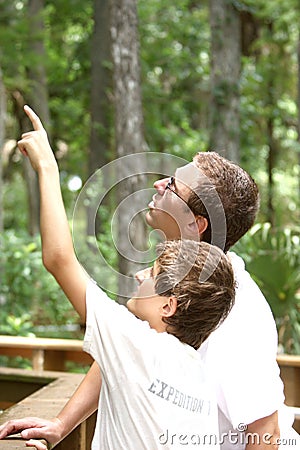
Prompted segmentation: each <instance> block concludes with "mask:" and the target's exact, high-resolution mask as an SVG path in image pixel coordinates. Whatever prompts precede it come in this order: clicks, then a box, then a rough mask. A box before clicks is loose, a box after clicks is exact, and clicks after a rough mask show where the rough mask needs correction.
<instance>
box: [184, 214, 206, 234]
mask: <svg viewBox="0 0 300 450" xmlns="http://www.w3.org/2000/svg"><path fill="white" fill-rule="evenodd" d="M207 227H208V220H207V219H206V218H205V217H203V216H195V220H193V222H191V223H189V224H188V230H189V233H190V234H191V235H194V236H195V235H198V236H201V234H203V233H204V231H205V230H206V229H207Z"/></svg>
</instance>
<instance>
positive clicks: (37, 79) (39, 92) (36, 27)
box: [22, 0, 50, 235]
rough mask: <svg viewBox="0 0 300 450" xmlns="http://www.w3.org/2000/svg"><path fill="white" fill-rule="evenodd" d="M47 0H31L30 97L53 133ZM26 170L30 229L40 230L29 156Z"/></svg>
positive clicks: (29, 6) (33, 105)
mask: <svg viewBox="0 0 300 450" xmlns="http://www.w3.org/2000/svg"><path fill="white" fill-rule="evenodd" d="M43 11H44V0H29V3H28V20H29V23H30V27H29V30H30V34H29V54H30V61H32V62H31V64H30V66H29V68H28V79H29V82H30V93H29V95H28V100H29V103H30V106H32V108H33V109H34V110H35V111H36V112H37V113H38V115H39V116H40V118H41V120H42V122H43V124H44V126H45V128H46V129H47V131H48V135H49V133H50V114H49V105H48V90H47V77H46V69H45V62H46V51H45V45H44V38H43V36H44V21H43ZM27 124H28V125H27V126H26V128H25V129H23V130H22V131H28V129H30V130H31V129H32V126H31V124H30V123H29V121H27ZM24 174H25V180H26V185H27V189H28V198H29V233H30V234H31V235H35V234H38V233H39V215H40V214H39V213H40V211H39V189H38V179H37V175H36V173H35V172H34V171H33V169H32V167H31V165H30V163H29V161H28V159H27V158H24Z"/></svg>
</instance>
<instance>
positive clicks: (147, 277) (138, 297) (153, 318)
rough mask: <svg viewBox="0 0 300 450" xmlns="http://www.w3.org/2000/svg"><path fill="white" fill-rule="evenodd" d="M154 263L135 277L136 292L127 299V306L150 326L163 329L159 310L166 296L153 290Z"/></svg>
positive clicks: (160, 310) (159, 329)
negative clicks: (136, 283) (136, 282)
mask: <svg viewBox="0 0 300 450" xmlns="http://www.w3.org/2000/svg"><path fill="white" fill-rule="evenodd" d="M155 275H156V264H155V263H154V266H153V267H148V268H147V269H144V270H141V271H140V272H138V273H137V275H136V278H137V281H138V283H139V285H138V288H137V292H136V293H135V294H134V296H133V297H132V298H131V299H130V300H128V302H127V305H126V306H127V308H128V309H129V311H130V312H132V314H134V315H135V316H136V317H138V318H139V319H141V320H146V321H147V322H149V325H150V327H151V328H153V329H155V330H157V331H164V327H163V328H162V321H161V312H162V308H163V306H164V305H165V303H166V297H163V296H160V295H158V294H156V292H155Z"/></svg>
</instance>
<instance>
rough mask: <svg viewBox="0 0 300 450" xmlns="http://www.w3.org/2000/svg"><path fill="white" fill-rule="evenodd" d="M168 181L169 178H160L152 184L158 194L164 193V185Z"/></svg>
mask: <svg viewBox="0 0 300 450" xmlns="http://www.w3.org/2000/svg"><path fill="white" fill-rule="evenodd" d="M169 181H170V178H161V179H160V180H157V181H155V183H154V184H153V186H154V188H155V189H156V190H157V192H158V194H159V195H164V192H165V190H166V186H167V184H168V182H169Z"/></svg>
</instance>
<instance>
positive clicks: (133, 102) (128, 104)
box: [111, 0, 147, 300]
mask: <svg viewBox="0 0 300 450" xmlns="http://www.w3.org/2000/svg"><path fill="white" fill-rule="evenodd" d="M111 37H112V56H113V64H114V99H115V139H116V148H117V156H118V158H121V157H124V156H126V155H130V154H134V153H138V152H142V151H145V150H147V146H146V143H145V140H144V126H143V112H142V99H141V87H140V61H139V38H138V30H137V5H136V0H111ZM121 170H122V178H123V180H124V181H123V182H122V183H120V185H119V189H118V250H119V272H120V277H119V294H120V296H119V300H120V299H121V298H124V297H127V296H129V294H130V292H132V289H133V286H134V278H133V275H134V274H135V272H136V270H138V268H139V267H140V266H139V265H138V264H137V263H136V261H137V256H136V252H135V249H139V250H142V249H145V248H146V229H145V223H144V220H142V218H141V217H136V218H135V213H136V205H135V203H134V202H133V201H126V198H127V199H128V198H129V196H130V195H131V194H133V193H134V192H137V191H138V190H140V189H142V188H143V187H145V181H144V176H143V173H142V172H143V171H142V170H141V171H140V173H139V174H138V175H134V176H133V175H132V174H134V173H136V167H135V166H134V165H133V164H132V162H130V163H129V164H126V162H125V159H124V164H122V165H121ZM134 218H135V220H133V219H134ZM132 242H134V244H135V248H134V247H133V245H132ZM122 274H123V275H125V277H124V276H122ZM120 288H122V290H120Z"/></svg>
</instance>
